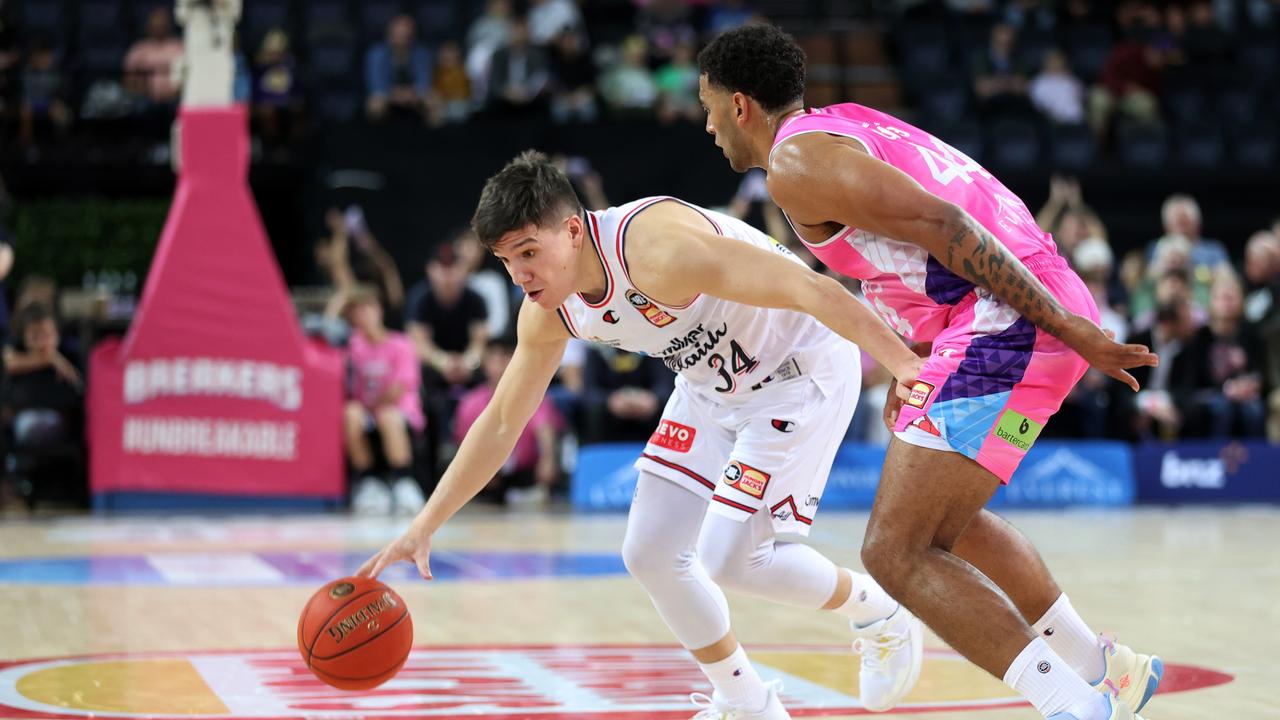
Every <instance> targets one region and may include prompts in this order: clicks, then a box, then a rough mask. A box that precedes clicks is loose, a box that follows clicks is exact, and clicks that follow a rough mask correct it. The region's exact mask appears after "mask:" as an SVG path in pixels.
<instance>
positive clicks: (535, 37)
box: [529, 0, 582, 46]
mask: <svg viewBox="0 0 1280 720" xmlns="http://www.w3.org/2000/svg"><path fill="white" fill-rule="evenodd" d="M566 32H571V33H574V34H581V33H582V11H580V10H579V9H578V6H577V4H575V3H574V2H573V0H530V2H529V38H530V39H531V40H532V41H533V44H535V45H543V46H546V45H550V44H551V43H552V42H554V41H555V39H556V38H557V37H559V36H560V35H561V34H563V33H566Z"/></svg>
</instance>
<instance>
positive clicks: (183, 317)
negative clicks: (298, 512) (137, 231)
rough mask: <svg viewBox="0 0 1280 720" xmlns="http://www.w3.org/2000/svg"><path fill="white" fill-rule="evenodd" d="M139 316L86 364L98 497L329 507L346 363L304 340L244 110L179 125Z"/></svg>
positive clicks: (212, 113)
mask: <svg viewBox="0 0 1280 720" xmlns="http://www.w3.org/2000/svg"><path fill="white" fill-rule="evenodd" d="M180 126H181V129H180V133H181V134H180V153H181V159H182V163H181V168H180V170H179V174H178V187H177V191H176V193H175V195H174V201H173V205H172V207H171V208H170V210H169V217H168V219H167V221H166V222H165V227H164V232H163V234H162V235H161V237H160V243H159V246H158V247H157V249H156V254H155V257H154V259H153V260H152V264H151V270H150V272H149V273H148V277H147V284H146V287H145V288H144V290H143V293H142V299H141V302H140V304H139V308H138V312H137V314H136V315H135V317H134V320H133V324H132V326H131V327H130V328H129V332H128V333H127V334H126V335H125V337H124V338H123V339H120V340H109V341H106V342H104V343H102V344H100V345H98V346H97V347H96V348H94V351H93V354H92V357H91V359H90V375H89V378H90V380H89V399H88V420H89V422H88V434H89V451H90V489H91V491H92V492H93V494H94V495H95V496H96V497H101V496H103V495H109V494H112V493H129V492H141V493H151V494H155V493H159V494H166V493H172V494H199V495H235V496H276V497H280V496H297V497H309V498H334V497H338V496H341V495H342V493H343V455H342V437H341V414H342V382H343V363H342V357H341V355H340V354H339V353H338V352H337V351H335V350H333V349H331V348H328V347H326V346H324V345H323V344H320V343H318V342H315V341H312V340H310V339H308V338H307V337H305V336H304V335H303V334H302V330H301V328H300V327H299V325H298V321H297V319H296V315H295V313H294V310H293V307H292V304H291V302H290V299H289V294H288V290H287V288H286V286H285V283H284V278H283V276H282V274H281V272H280V268H279V266H278V265H277V263H276V260H275V257H274V256H273V254H272V251H271V247H270V244H269V243H268V240H267V235H266V232H265V230H264V229H263V226H262V221H261V218H260V217H259V215H258V211H257V208H256V206H255V205H254V202H253V197H252V195H251V194H250V192H249V186H248V179H247V178H248V176H247V173H248V157H249V148H248V140H249V138H248V130H247V124H246V118H245V112H244V109H243V108H241V107H238V106H237V107H231V108H199V109H184V110H182V112H181V113H180Z"/></svg>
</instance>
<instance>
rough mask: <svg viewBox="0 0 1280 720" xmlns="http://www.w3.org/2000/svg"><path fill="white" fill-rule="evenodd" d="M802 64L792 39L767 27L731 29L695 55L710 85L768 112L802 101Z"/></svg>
mask: <svg viewBox="0 0 1280 720" xmlns="http://www.w3.org/2000/svg"><path fill="white" fill-rule="evenodd" d="M804 64H805V57H804V50H801V49H800V46H799V45H797V44H796V42H795V40H793V39H792V38H791V36H790V35H788V34H786V33H784V32H782V31H781V30H779V29H778V28H777V27H775V26H773V25H767V24H754V25H744V26H742V27H739V28H734V29H733V30H730V31H728V32H726V33H724V34H723V35H721V36H720V37H717V38H716V39H715V40H712V41H711V43H710V44H709V45H707V46H706V47H705V48H703V49H702V52H700V53H698V70H699V72H701V73H703V74H704V75H706V76H707V81H708V82H709V83H711V84H712V85H715V86H717V87H722V88H724V89H726V90H728V91H730V92H740V93H742V94H744V95H746V96H747V97H750V98H754V99H755V101H756V102H758V103H760V106H761V107H763V108H764V109H765V110H767V111H768V112H776V111H778V110H782V109H783V108H785V107H787V106H788V105H791V104H793V103H795V102H797V101H800V100H802V99H803V98H804Z"/></svg>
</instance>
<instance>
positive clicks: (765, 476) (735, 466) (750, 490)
mask: <svg viewBox="0 0 1280 720" xmlns="http://www.w3.org/2000/svg"><path fill="white" fill-rule="evenodd" d="M724 479H725V480H727V481H728V485H729V487H731V488H737V489H738V490H741V491H742V492H744V493H746V494H748V495H750V496H751V497H754V498H763V497H764V489H765V488H767V487H768V486H769V473H767V472H763V471H761V470H757V469H755V468H753V467H751V466H750V465H748V464H746V463H744V462H739V461H737V460H734V461H733V462H731V463H729V467H727V468H725V469H724Z"/></svg>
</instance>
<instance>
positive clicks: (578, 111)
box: [551, 30, 599, 122]
mask: <svg viewBox="0 0 1280 720" xmlns="http://www.w3.org/2000/svg"><path fill="white" fill-rule="evenodd" d="M595 85H596V64H595V62H594V61H592V59H591V56H590V55H588V54H587V48H586V46H585V45H584V43H583V40H582V36H581V35H580V34H578V33H576V32H572V31H570V30H565V31H564V32H561V33H560V34H559V35H557V36H556V37H555V39H554V41H553V44H552V47H551V88H552V90H551V117H552V118H553V119H555V121H556V122H570V121H574V120H579V121H581V122H592V121H594V120H595V119H596V115H597V114H598V113H599V107H598V106H597V104H596V89H595Z"/></svg>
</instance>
